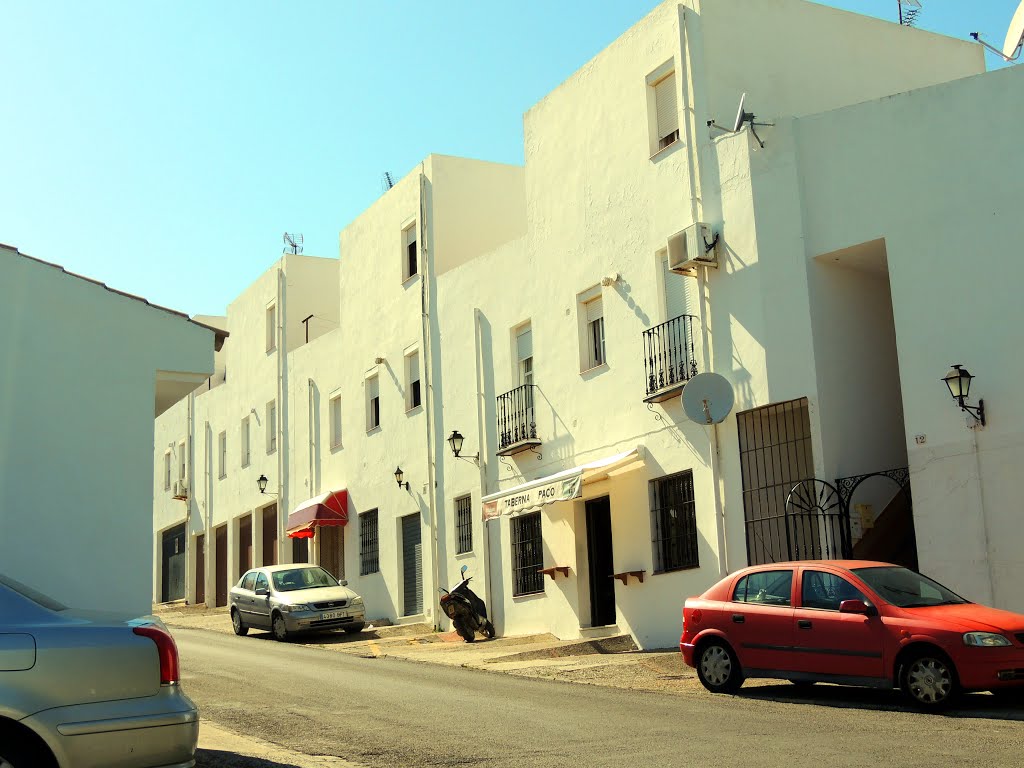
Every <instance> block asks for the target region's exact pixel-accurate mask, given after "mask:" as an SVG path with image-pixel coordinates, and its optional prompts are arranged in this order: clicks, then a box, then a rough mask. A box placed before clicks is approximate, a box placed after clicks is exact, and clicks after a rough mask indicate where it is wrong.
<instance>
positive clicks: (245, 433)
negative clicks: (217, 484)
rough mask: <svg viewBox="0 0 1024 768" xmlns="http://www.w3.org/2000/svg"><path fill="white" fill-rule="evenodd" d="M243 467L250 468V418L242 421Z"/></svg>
mask: <svg viewBox="0 0 1024 768" xmlns="http://www.w3.org/2000/svg"><path fill="white" fill-rule="evenodd" d="M241 454H242V466H243V467H248V466H249V417H248V416H246V417H245V418H244V419H242V450H241Z"/></svg>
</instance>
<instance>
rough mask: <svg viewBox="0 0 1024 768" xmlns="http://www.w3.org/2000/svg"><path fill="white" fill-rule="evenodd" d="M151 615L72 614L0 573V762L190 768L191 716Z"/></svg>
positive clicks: (170, 642) (68, 767)
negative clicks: (130, 616)
mask: <svg viewBox="0 0 1024 768" xmlns="http://www.w3.org/2000/svg"><path fill="white" fill-rule="evenodd" d="M178 681H179V674H178V648H177V646H176V645H175V643H174V639H173V638H172V637H171V635H170V633H169V632H168V631H167V628H166V627H165V626H164V625H163V624H162V623H161V622H160V620H159V619H157V618H155V617H152V616H147V617H140V618H126V617H123V616H118V615H115V614H113V613H97V612H85V611H75V610H72V609H69V608H67V607H66V606H64V605H61V604H60V603H58V602H56V601H55V600H52V599H50V598H49V597H46V596H45V595H42V594H40V593H38V592H36V591H35V590H33V589H31V588H29V587H26V586H25V585H23V584H20V583H19V582H17V581H15V580H14V579H10V578H8V577H6V576H3V575H0V766H2V767H3V768H111V766H117V768H152V767H153V766H161V767H163V768H190V767H191V766H193V765H195V759H194V756H195V751H196V742H197V740H198V738H199V713H198V712H197V711H196V707H195V705H194V704H193V703H192V702H191V701H190V700H189V698H188V697H187V696H185V694H184V693H183V692H182V690H181V686H180V685H179V682H178Z"/></svg>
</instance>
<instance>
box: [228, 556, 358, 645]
mask: <svg viewBox="0 0 1024 768" xmlns="http://www.w3.org/2000/svg"><path fill="white" fill-rule="evenodd" d="M347 585H348V582H347V581H341V582H339V581H338V580H337V579H336V578H334V577H333V576H332V575H331V574H329V573H328V572H327V571H325V570H324V569H323V568H321V567H320V566H318V565H300V564H292V565H268V566H265V567H263V568H253V569H251V570H249V571H246V572H245V573H244V574H243V575H242V578H241V579H239V580H238V583H237V584H236V585H235V586H233V587H232V588H231V592H230V594H229V596H228V603H229V604H230V606H231V626H232V627H233V628H234V630H235V634H236V635H245V634H247V633H248V632H249V630H250V629H266V630H269V631H270V632H272V633H273V634H274V638H275V639H277V640H282V641H284V640H287V639H288V638H289V637H291V636H293V635H297V634H300V633H304V632H323V631H326V630H331V629H343V630H345V631H346V632H361V631H362V630H363V627H364V626H365V625H366V608H365V607H364V605H363V598H361V597H360V596H359V595H357V594H356V593H355V592H353V591H352V590H351V589H349V588H348V586H347Z"/></svg>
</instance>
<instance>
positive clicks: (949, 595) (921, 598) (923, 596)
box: [852, 566, 970, 608]
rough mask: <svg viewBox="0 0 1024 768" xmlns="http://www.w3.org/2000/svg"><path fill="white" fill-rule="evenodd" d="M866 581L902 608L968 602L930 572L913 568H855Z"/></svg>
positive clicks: (883, 597)
mask: <svg viewBox="0 0 1024 768" xmlns="http://www.w3.org/2000/svg"><path fill="white" fill-rule="evenodd" d="M852 572H853V573H855V574H857V576H859V577H860V578H861V579H862V580H863V581H864V583H865V584H867V585H868V586H869V587H871V588H872V589H873V590H874V591H875V592H876V593H877V594H878V596H879V597H881V598H882V599H883V600H885V601H886V602H888V603H892V604H893V605H895V606H897V607H898V608H927V607H929V606H933V605H956V604H959V603H967V602H970V601H969V600H964V599H963V598H962V597H960V595H958V594H956V593H954V592H951V591H949V590H948V589H946V588H945V587H944V586H942V585H941V584H939V583H938V582H935V581H932V580H931V579H929V578H928V577H927V576H922V575H921V574H920V573H915V572H914V571H911V570H910V569H909V568H899V567H897V566H885V567H880V568H854V569H853V570H852Z"/></svg>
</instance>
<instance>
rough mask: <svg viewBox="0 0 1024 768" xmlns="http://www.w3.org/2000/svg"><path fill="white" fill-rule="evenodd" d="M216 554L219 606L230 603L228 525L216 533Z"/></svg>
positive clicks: (217, 601)
mask: <svg viewBox="0 0 1024 768" xmlns="http://www.w3.org/2000/svg"><path fill="white" fill-rule="evenodd" d="M214 539H215V542H214V548H215V551H214V555H215V559H216V563H214V569H215V573H216V581H217V586H216V592H217V594H216V595H215V597H216V599H215V601H214V602H215V603H216V604H217V606H218V607H220V606H224V605H227V604H228V527H227V526H226V525H222V526H221V527H220V528H218V529H217V531H216V533H215V534H214Z"/></svg>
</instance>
